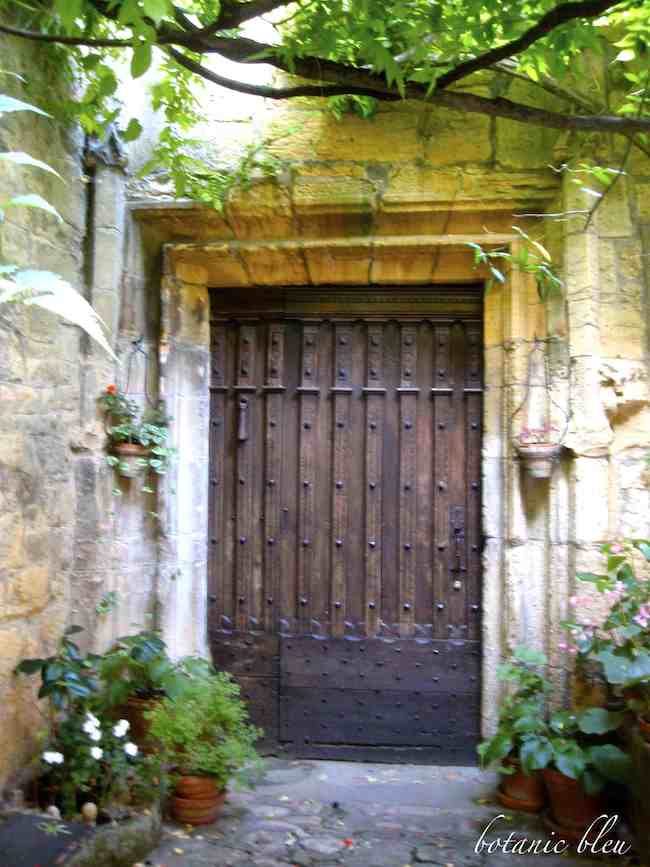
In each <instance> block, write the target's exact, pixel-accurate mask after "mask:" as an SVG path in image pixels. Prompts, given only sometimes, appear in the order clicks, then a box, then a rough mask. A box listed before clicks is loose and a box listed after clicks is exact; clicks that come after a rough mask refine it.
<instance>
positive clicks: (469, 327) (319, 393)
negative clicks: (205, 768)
mask: <svg viewBox="0 0 650 867" xmlns="http://www.w3.org/2000/svg"><path fill="white" fill-rule="evenodd" d="M247 291H248V290H247ZM211 304H212V330H211V335H212V375H211V382H212V384H211V409H210V431H211V434H210V512H209V564H210V566H209V593H210V596H209V603H210V604H209V612H210V614H209V631H210V640H211V646H212V652H213V657H214V660H215V663H216V664H217V665H218V666H220V667H222V668H225V669H227V670H229V671H231V672H233V673H234V674H235V675H236V676H237V677H238V679H239V681H240V683H241V684H242V688H243V693H244V694H245V695H246V696H247V698H248V700H249V702H250V707H251V713H252V715H253V718H254V719H255V721H256V722H257V723H258V724H260V725H261V726H263V728H264V729H265V730H266V733H267V740H268V742H270V743H272V744H275V745H276V746H279V747H280V748H282V747H284V748H285V749H286V750H288V751H289V752H291V753H292V754H294V755H298V756H327V757H337V756H339V757H361V756H372V757H374V758H375V759H382V758H386V759H390V760H397V761H399V760H400V758H402V759H404V760H413V759H415V760H420V761H433V762H454V761H458V762H461V761H472V760H473V759H474V756H475V753H474V749H475V744H476V741H477V740H478V736H479V695H480V621H481V616H480V602H481V534H480V476H481V473H480V453H481V400H482V372H481V362H482V325H481V309H482V308H481V294H480V288H479V287H451V288H446V289H444V290H443V289H440V288H432V289H431V290H429V291H423V290H421V289H420V288H418V289H417V290H415V291H414V290H412V289H409V290H399V289H384V288H382V289H377V290H374V289H373V290H372V291H369V290H367V289H364V290H352V289H348V290H338V289H337V290H334V289H332V290H322V289H321V290H282V291H278V290H273V291H271V290H260V291H259V293H258V294H257V295H254V296H251V295H250V294H247V295H246V296H245V297H240V295H239V293H238V292H236V291H234V290H233V291H224V290H218V291H214V292H213V293H212V298H211Z"/></svg>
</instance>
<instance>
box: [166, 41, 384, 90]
mask: <svg viewBox="0 0 650 867" xmlns="http://www.w3.org/2000/svg"><path fill="white" fill-rule="evenodd" d="M167 53H168V54H169V55H170V56H171V57H173V58H174V60H175V61H176V62H177V63H178V64H180V65H181V66H184V67H185V69H189V71H190V72H194V73H196V74H197V75H200V76H201V77H202V78H205V79H206V81H211V82H212V84H218V85H219V86H220V87H226V88H228V90H234V91H236V92H237V93H247V94H249V95H251V96H262V97H265V98H266V99H291V98H292V97H295V96H320V97H328V96H343V95H345V94H348V93H350V88H349V87H347V86H345V85H336V84H329V85H318V84H302V85H296V86H295V87H268V86H267V85H263V84H248V83H246V82H244V81H234V80H233V79H231V78H224V76H223V75H219V74H218V73H216V72H213V71H212V70H211V69H206V67H205V66H202V65H201V64H200V63H197V61H195V60H192V58H191V57H186V56H185V55H184V54H182V53H181V52H180V51H177V50H176V49H175V48H171V47H169V48H167ZM354 92H355V93H356V94H358V95H360V96H374V97H379V98H380V99H387V100H399V99H401V97H400V95H399V94H398V93H395V94H390V93H386V94H378V93H377V91H375V90H372V89H370V88H368V89H363V88H358V89H357V90H355V91H354Z"/></svg>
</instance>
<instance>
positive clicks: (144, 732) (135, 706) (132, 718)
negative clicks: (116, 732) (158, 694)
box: [118, 695, 162, 755]
mask: <svg viewBox="0 0 650 867" xmlns="http://www.w3.org/2000/svg"><path fill="white" fill-rule="evenodd" d="M160 701H162V699H161V698H139V697H138V696H137V695H130V696H129V697H128V698H127V700H126V704H123V705H121V706H120V707H119V709H118V715H119V716H120V717H122V718H124V719H125V720H128V721H129V723H130V726H131V727H130V728H129V738H130V739H131V740H132V741H133V743H134V744H137V745H138V746H139V747H140V749H141V750H142V752H143V753H145V754H146V755H149V754H150V753H152V752H154V751H155V748H156V743H155V741H153V740H152V738H151V737H150V735H149V720H148V719H145V716H144V714H145V711H150V710H153V709H154V708H155V707H156V706H157V705H158V703H159V702H160Z"/></svg>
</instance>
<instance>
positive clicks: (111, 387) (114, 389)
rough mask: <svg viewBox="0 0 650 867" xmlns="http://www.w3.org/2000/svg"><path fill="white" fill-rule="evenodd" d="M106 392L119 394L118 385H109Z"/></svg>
mask: <svg viewBox="0 0 650 867" xmlns="http://www.w3.org/2000/svg"><path fill="white" fill-rule="evenodd" d="M106 391H107V392H108V394H117V386H116V385H107V386H106Z"/></svg>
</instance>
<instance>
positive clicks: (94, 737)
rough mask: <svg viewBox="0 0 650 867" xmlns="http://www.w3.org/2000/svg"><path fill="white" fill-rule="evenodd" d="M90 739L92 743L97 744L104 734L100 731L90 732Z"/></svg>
mask: <svg viewBox="0 0 650 867" xmlns="http://www.w3.org/2000/svg"><path fill="white" fill-rule="evenodd" d="M88 737H89V738H90V740H91V741H95V743H97V741H101V739H102V733H101V732H100V731H99V729H93V730H92V731H91V732H88Z"/></svg>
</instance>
